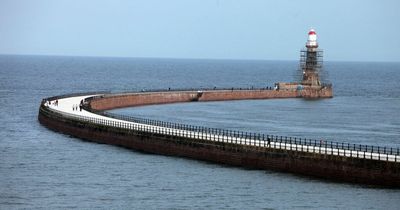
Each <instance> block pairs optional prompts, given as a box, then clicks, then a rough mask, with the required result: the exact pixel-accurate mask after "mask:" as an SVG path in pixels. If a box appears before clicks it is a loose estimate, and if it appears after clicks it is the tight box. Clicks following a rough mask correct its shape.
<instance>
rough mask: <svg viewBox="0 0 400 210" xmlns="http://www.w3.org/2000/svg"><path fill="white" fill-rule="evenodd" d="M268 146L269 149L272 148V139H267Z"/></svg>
mask: <svg viewBox="0 0 400 210" xmlns="http://www.w3.org/2000/svg"><path fill="white" fill-rule="evenodd" d="M267 145H268V147H271V138H270V137H268V138H267Z"/></svg>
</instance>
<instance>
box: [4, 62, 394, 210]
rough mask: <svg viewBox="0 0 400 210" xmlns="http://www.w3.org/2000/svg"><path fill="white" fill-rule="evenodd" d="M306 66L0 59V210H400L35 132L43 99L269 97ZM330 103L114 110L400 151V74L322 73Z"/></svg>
mask: <svg viewBox="0 0 400 210" xmlns="http://www.w3.org/2000/svg"><path fill="white" fill-rule="evenodd" d="M297 69H298V61H269V60H206V59H162V58H109V57H64V56H23V55H0V113H1V114H0V209H70V208H78V209H385V210H388V209H399V207H400V189H387V188H382V187H377V186H368V185H358V184H349V183H341V182H333V181H327V180H322V179H316V178H311V177H304V176H299V175H295V174H288V173H281V172H275V171H269V170H249V169H245V168H240V167H232V166H228V165H221V164H214V163H209V162H203V161H198V160H193V159H185V158H181V157H171V156H162V155H157V154H149V153H142V152H138V151H134V150H129V149H125V148H120V147H116V146H111V145H104V144H97V143H91V142H86V141H83V140H81V139H79V138H75V137H71V136H69V135H65V134H61V133H57V132H54V131H51V130H49V129H47V128H46V127H43V126H42V125H41V124H39V122H38V120H37V117H38V109H39V104H40V102H41V100H42V99H43V98H45V97H50V96H55V95H61V94H68V93H79V92H91V91H111V92H127V91H143V90H145V91H146V90H152V89H168V88H171V89H177V88H179V89H180V88H190V89H206V88H214V87H216V88H232V87H235V88H239V87H240V88H251V87H254V88H261V87H270V86H274V84H275V83H276V82H286V81H293V80H294V78H295V76H294V75H295V74H296V70H297ZM324 70H325V72H327V73H328V77H327V79H328V80H329V81H330V82H331V83H332V84H333V88H334V97H333V98H332V99H321V100H304V99H272V100H243V101H225V102H193V103H177V104H168V105H152V106H143V107H135V108H124V109H116V110H112V112H114V113H120V114H125V115H130V116H137V117H143V118H149V119H157V120H163V121H169V122H175V123H185V124H191V125H201V126H206V127H212V128H223V129H230V130H238V131H244V132H256V133H265V134H272V135H279V136H290V137H301V138H310V139H325V140H328V141H338V142H346V143H352V144H353V143H355V144H367V145H375V146H385V147H393V148H399V147H400V82H399V80H400V63H389V62H333V61H331V62H330V61H326V62H325V63H324Z"/></svg>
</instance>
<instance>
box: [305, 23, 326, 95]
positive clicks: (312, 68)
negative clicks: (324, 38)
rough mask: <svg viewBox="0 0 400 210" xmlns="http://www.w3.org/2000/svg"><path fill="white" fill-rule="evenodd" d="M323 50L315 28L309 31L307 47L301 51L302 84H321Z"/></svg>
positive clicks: (314, 85)
mask: <svg viewBox="0 0 400 210" xmlns="http://www.w3.org/2000/svg"><path fill="white" fill-rule="evenodd" d="M322 55H323V51H322V50H321V49H318V42H317V33H316V31H315V30H314V29H311V30H310V31H309V32H308V39H307V42H306V49H304V50H301V51H300V69H299V70H300V71H301V75H302V77H301V78H302V79H301V84H302V85H306V86H312V87H319V86H321V79H320V76H321V70H322Z"/></svg>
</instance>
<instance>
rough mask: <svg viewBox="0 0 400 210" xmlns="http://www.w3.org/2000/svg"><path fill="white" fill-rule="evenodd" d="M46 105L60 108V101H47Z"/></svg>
mask: <svg viewBox="0 0 400 210" xmlns="http://www.w3.org/2000/svg"><path fill="white" fill-rule="evenodd" d="M44 105H45V106H50V105H54V106H58V100H55V101H54V102H53V103H51V101H45V102H44Z"/></svg>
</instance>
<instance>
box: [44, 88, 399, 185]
mask: <svg viewBox="0 0 400 210" xmlns="http://www.w3.org/2000/svg"><path fill="white" fill-rule="evenodd" d="M192 94H193V93H192ZM189 96H192V95H191V94H189V93H185V94H183V95H181V96H179V97H177V96H176V95H174V97H176V98H175V99H176V100H173V101H174V102H177V99H182V100H183V99H185V100H186V99H189V100H190V99H191V98H190V97H189ZM160 97H161V95H158V96H157V95H156V96H155V97H154V99H157V100H161V101H162V102H166V101H170V100H171V99H167V98H168V97H167V98H164V97H166V96H165V95H163V97H161V98H163V99H160ZM174 97H173V98H174ZM180 97H182V98H180ZM117 98H118V97H117ZM129 98H131V97H129ZM96 100H97V99H96ZM99 101H103V102H105V101H104V99H101V100H99ZM117 101H118V100H117V99H115V98H114V99H112V100H111V101H109V102H112V103H114V105H116V106H117V107H122V106H125V105H127V104H126V103H122V102H119V103H117ZM93 102H94V101H93ZM145 102H146V103H154V101H151V100H148V101H145ZM130 103H133V102H132V101H131V102H130ZM98 104H99V105H98V107H100V108H107V109H111V108H113V107H111V106H105V105H102V106H100V105H101V104H102V103H98ZM38 119H39V121H40V123H41V124H43V125H45V126H47V127H48V128H50V129H52V130H55V131H58V132H62V133H66V134H69V135H72V136H75V137H78V138H82V139H85V140H88V141H93V142H97V143H103V144H111V145H117V146H122V147H126V148H130V149H135V150H138V151H142V152H148V153H154V154H161V155H173V156H182V157H187V158H193V159H198V160H205V161H211V162H215V163H223V164H229V165H233V166H241V167H246V168H254V169H267V170H278V171H284V172H291V173H296V174H301V175H307V176H313V177H319V178H324V179H331V180H337V181H346V182H353V183H363V184H373V185H382V186H387V187H397V188H398V187H400V166H399V163H395V162H384V161H378V160H370V159H359V158H352V157H343V156H332V155H326V154H316V153H306V152H299V151H288V150H281V149H273V148H265V147H264V148H261V147H257V146H249V145H237V144H231V143H226V142H210V141H206V140H199V139H191V138H188V137H178V136H172V135H165V134H157V133H151V132H143V131H135V130H129V129H123V128H117V127H112V126H105V125H98V124H94V123H90V122H83V121H79V120H76V119H70V118H67V117H63V116H62V115H60V114H59V113H54V112H52V111H51V110H50V109H49V108H48V107H45V106H43V105H42V106H41V107H40V110H39V116H38Z"/></svg>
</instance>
